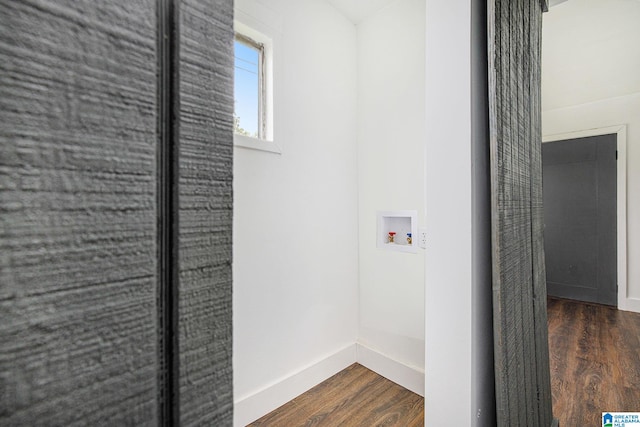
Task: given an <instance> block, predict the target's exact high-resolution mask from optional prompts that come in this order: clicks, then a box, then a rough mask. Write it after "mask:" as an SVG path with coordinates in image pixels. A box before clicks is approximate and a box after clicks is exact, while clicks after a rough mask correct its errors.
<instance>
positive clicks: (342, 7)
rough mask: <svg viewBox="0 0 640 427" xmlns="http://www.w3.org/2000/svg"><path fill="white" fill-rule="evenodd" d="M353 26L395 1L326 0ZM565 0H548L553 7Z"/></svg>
mask: <svg viewBox="0 0 640 427" xmlns="http://www.w3.org/2000/svg"><path fill="white" fill-rule="evenodd" d="M327 1H328V2H329V3H331V4H332V5H333V6H334V7H335V8H336V9H338V10H339V11H340V13H342V14H343V15H344V16H346V17H347V18H348V19H349V20H350V21H351V22H353V23H354V24H355V25H358V24H359V23H360V22H362V21H364V20H365V19H367V18H368V17H370V16H371V15H373V14H375V13H376V12H377V11H379V10H380V9H382V8H384V7H385V6H387V5H388V4H390V3H393V2H394V1H396V0H327ZM566 1H567V0H549V6H551V7H553V6H555V5H558V4H560V3H564V2H566Z"/></svg>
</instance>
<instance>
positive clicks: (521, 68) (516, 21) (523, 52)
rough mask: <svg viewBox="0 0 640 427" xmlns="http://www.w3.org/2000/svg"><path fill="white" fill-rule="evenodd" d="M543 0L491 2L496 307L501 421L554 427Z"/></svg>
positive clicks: (491, 99)
mask: <svg viewBox="0 0 640 427" xmlns="http://www.w3.org/2000/svg"><path fill="white" fill-rule="evenodd" d="M545 7H546V5H545V4H544V2H541V1H540V0H490V1H489V4H488V21H489V105H490V115H489V122H490V123H489V125H490V145H491V187H492V246H493V303H494V332H495V333H494V339H495V349H494V358H495V374H496V402H497V403H496V406H497V421H498V425H500V426H515V425H517V426H536V427H537V426H550V425H552V423H553V417H552V410H551V390H550V388H551V386H550V378H549V350H548V342H547V314H546V284H545V266H544V253H543V240H542V239H543V211H542V162H541V122H540V57H541V30H542V12H543V8H545Z"/></svg>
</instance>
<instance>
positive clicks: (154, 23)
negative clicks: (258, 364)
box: [0, 0, 233, 426]
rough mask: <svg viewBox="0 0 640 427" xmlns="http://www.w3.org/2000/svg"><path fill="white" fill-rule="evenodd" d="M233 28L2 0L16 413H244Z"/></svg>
mask: <svg viewBox="0 0 640 427" xmlns="http://www.w3.org/2000/svg"><path fill="white" fill-rule="evenodd" d="M165 37H166V38H165ZM232 40H233V2H230V1H218V0H184V1H178V0H176V1H169V0H167V1H161V0H158V1H155V0H138V1H129V0H110V1H97V2H96V1H93V0H41V1H31V0H25V1H11V0H6V1H5V0H0V425H7V426H12V425H65V426H74V425H78V426H80V425H82V426H84V425H172V424H178V423H179V424H181V425H220V426H222V425H232V413H233V398H232V378H231V377H232V367H231V348H232V341H231V218H232V188H231V183H232V149H233V146H232V109H233V99H232V97H233V89H232V87H233V85H232V79H233V74H232V73H233V68H232V55H233V45H232ZM165 48H166V49H165ZM163 76H165V77H166V79H165V78H163ZM167 82H171V84H170V85H168V86H167Z"/></svg>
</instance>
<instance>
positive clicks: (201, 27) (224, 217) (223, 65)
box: [178, 0, 233, 426]
mask: <svg viewBox="0 0 640 427" xmlns="http://www.w3.org/2000/svg"><path fill="white" fill-rule="evenodd" d="M178 14H179V29H180V30H179V31H180V42H179V43H180V45H179V54H178V55H179V58H180V60H179V64H180V65H179V70H178V73H179V76H180V88H179V98H180V108H179V113H178V117H179V130H178V132H179V135H180V138H179V139H180V148H179V154H180V165H179V178H178V180H179V188H180V190H179V196H178V197H179V199H180V212H179V213H180V225H179V232H178V233H179V252H180V267H179V275H180V289H179V313H180V315H179V341H180V425H184V426H188V425H209V426H231V425H232V424H233V397H232V392H233V382H232V366H231V348H232V338H231V327H232V323H231V304H232V301H231V226H232V217H233V214H232V209H233V197H232V172H233V128H232V123H233V2H232V1H227V0H183V1H181V2H180V9H179V11H178Z"/></svg>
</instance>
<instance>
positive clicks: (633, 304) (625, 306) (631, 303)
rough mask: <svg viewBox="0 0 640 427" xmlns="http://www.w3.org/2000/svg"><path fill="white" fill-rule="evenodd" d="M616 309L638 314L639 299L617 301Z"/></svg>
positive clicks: (639, 310) (639, 311) (639, 309)
mask: <svg viewBox="0 0 640 427" xmlns="http://www.w3.org/2000/svg"><path fill="white" fill-rule="evenodd" d="M618 309H619V310H624V311H633V312H634V313H640V299H638V298H623V299H619V300H618Z"/></svg>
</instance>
